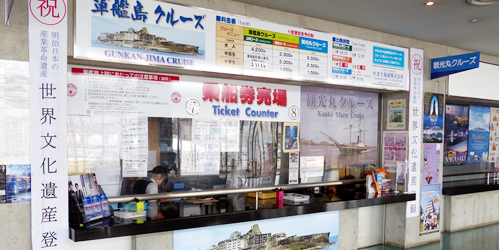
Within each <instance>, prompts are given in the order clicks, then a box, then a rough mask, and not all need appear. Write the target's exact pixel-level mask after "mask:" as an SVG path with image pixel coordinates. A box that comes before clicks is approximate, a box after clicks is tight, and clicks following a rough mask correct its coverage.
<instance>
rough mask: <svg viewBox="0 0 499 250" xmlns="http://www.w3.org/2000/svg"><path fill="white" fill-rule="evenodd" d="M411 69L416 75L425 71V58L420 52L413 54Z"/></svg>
mask: <svg viewBox="0 0 499 250" xmlns="http://www.w3.org/2000/svg"><path fill="white" fill-rule="evenodd" d="M411 71H412V73H414V74H416V75H419V74H421V72H423V59H422V58H421V56H420V55H418V54H415V55H413V56H412V58H411Z"/></svg>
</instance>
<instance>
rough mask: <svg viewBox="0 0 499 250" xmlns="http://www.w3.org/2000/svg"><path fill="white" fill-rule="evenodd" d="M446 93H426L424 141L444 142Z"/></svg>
mask: <svg viewBox="0 0 499 250" xmlns="http://www.w3.org/2000/svg"><path fill="white" fill-rule="evenodd" d="M443 129H444V95H443V94H435V93H424V128H423V142H424V143H442V139H443V136H444V133H443Z"/></svg>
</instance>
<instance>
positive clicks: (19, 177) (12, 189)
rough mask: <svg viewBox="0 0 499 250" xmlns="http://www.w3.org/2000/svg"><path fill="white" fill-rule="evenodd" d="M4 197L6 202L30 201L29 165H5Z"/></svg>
mask: <svg viewBox="0 0 499 250" xmlns="http://www.w3.org/2000/svg"><path fill="white" fill-rule="evenodd" d="M6 167H7V168H6V170H5V174H6V182H5V188H6V192H5V195H6V199H7V203H21V202H30V201H31V165H7V166H6Z"/></svg>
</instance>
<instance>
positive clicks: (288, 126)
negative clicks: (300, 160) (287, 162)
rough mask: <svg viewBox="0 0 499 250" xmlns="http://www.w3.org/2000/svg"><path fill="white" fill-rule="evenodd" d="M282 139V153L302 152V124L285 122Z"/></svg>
mask: <svg viewBox="0 0 499 250" xmlns="http://www.w3.org/2000/svg"><path fill="white" fill-rule="evenodd" d="M283 126H284V136H283V138H282V147H283V150H282V152H284V153H289V152H300V123H298V122H285V123H284V125H283Z"/></svg>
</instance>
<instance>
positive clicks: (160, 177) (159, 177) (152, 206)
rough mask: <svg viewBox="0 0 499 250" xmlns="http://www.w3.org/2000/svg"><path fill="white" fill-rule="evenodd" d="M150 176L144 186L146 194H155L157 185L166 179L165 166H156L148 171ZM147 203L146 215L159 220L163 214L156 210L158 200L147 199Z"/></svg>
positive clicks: (165, 200)
mask: <svg viewBox="0 0 499 250" xmlns="http://www.w3.org/2000/svg"><path fill="white" fill-rule="evenodd" d="M148 173H149V174H150V176H151V179H150V182H149V184H148V185H147V187H146V194H157V193H158V186H159V185H161V184H162V183H163V182H164V181H165V180H166V181H168V173H167V171H166V168H165V167H162V166H156V167H155V168H153V169H152V170H151V171H149V172H148ZM169 201H170V200H169V199H163V200H160V201H159V202H169ZM147 202H148V205H147V217H148V218H149V219H151V220H161V219H164V218H165V216H164V215H163V214H162V213H161V211H159V210H158V201H156V200H148V201H147Z"/></svg>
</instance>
